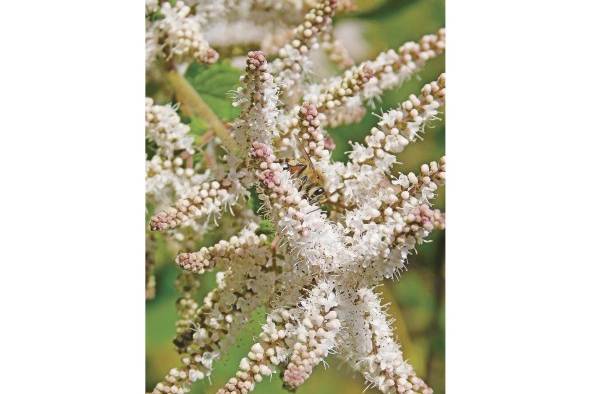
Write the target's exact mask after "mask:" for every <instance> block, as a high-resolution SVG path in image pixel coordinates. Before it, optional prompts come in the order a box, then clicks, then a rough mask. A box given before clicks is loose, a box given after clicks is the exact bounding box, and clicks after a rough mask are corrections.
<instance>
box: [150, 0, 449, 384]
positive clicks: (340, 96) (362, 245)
mask: <svg viewBox="0 0 591 394" xmlns="http://www.w3.org/2000/svg"><path fill="white" fill-rule="evenodd" d="M221 3H222V2H219V1H213V0H211V1H205V2H202V3H201V2H198V3H197V5H195V6H193V5H191V7H196V8H195V9H196V10H199V7H200V6H203V7H202V9H201V11H199V12H203V13H204V14H202V15H201V18H202V19H203V20H204V21H206V22H203V23H208V21H211V20H215V19H216V18H218V17H219V15H221V14H224V15H226V16H227V15H232V14H236V13H238V11H237V9H238V2H233V1H224V2H223V3H224V4H228V9H225V10H224V9H220V8H219V7H217V6H218V5H219V4H221ZM263 3H266V2H265V1H263V0H259V1H252V2H250V1H249V2H245V5H244V9H243V12H244V13H249V12H252V11H253V10H255V9H259V10H260V9H261V7H263ZM310 3H311V4H308V5H307V6H302V9H305V10H306V13H305V16H304V17H303V22H301V23H300V24H299V25H298V26H297V27H296V28H295V29H294V30H293V31H292V32H291V37H290V41H289V42H288V43H287V44H286V45H285V46H284V47H283V48H282V49H280V50H279V52H278V57H277V59H276V60H275V62H273V63H272V64H268V63H267V59H266V56H265V55H264V54H263V53H262V52H261V51H250V52H248V53H247V58H246V67H245V72H244V75H243V76H242V78H241V82H242V85H241V87H240V88H239V89H238V92H237V94H236V100H235V105H236V106H238V107H239V108H240V110H241V114H240V116H239V117H238V118H237V119H236V120H235V121H234V122H233V123H232V124H230V126H229V130H228V136H230V138H232V139H233V140H235V142H236V144H237V146H238V147H239V148H240V149H239V150H240V152H238V153H237V154H236V153H234V152H227V154H226V155H225V157H224V159H223V160H221V161H220V162H221V163H223V164H220V165H219V167H218V168H212V169H210V170H211V172H214V173H215V174H216V176H217V175H220V174H221V173H222V172H223V173H224V174H221V176H217V180H212V177H211V176H210V175H209V174H210V173H209V172H208V170H205V169H204V171H201V172H200V175H199V176H202V177H206V178H207V179H201V180H200V181H199V182H196V183H195V184H193V185H191V188H189V189H190V190H189V191H187V193H185V194H183V195H178V196H177V200H176V202H175V203H173V204H171V205H170V206H169V207H168V208H165V209H163V210H160V211H159V212H158V213H156V214H155V215H154V216H153V217H152V218H151V220H150V228H151V230H154V231H170V230H173V229H179V228H183V227H184V226H185V225H187V224H190V223H192V222H194V221H195V220H197V219H203V218H210V217H212V218H214V219H215V220H218V219H221V218H222V212H223V210H224V208H226V207H227V208H230V209H236V210H237V211H244V212H252V211H251V208H249V206H248V203H247V200H248V197H249V192H248V190H253V187H254V190H256V192H257V194H258V199H259V200H260V202H261V203H262V207H263V209H262V210H261V212H262V213H263V215H264V216H265V218H266V220H264V221H261V220H260V219H258V218H256V216H255V215H253V214H250V215H241V217H240V219H238V218H236V222H240V223H242V230H241V231H239V232H237V233H236V235H234V236H231V237H230V238H229V240H228V241H225V240H222V241H220V242H218V243H216V244H215V245H213V246H210V247H203V248H201V249H200V250H198V251H196V252H191V251H186V250H183V251H182V253H179V254H178V256H177V258H176V262H177V264H178V266H179V267H180V268H181V269H182V270H183V274H182V275H181V277H180V278H179V282H178V286H179V291H180V293H181V298H180V299H179V302H178V303H177V309H178V314H179V320H178V322H177V337H176V339H175V341H174V343H175V345H176V347H177V350H178V351H179V353H180V354H181V357H180V359H181V363H180V364H181V365H180V366H179V367H177V368H173V369H171V370H170V372H169V373H168V374H167V375H166V377H165V378H164V379H163V380H162V381H161V382H160V383H158V384H157V386H156V388H155V389H154V391H153V393H155V394H161V393H175V394H177V393H178V394H182V393H187V392H189V391H190V386H191V383H192V382H194V381H196V380H198V379H203V378H204V377H206V376H208V375H209V374H210V373H211V370H212V367H213V363H214V361H215V360H216V359H217V358H218V357H219V356H220V354H222V353H223V352H224V351H225V350H226V349H227V347H228V346H229V344H230V343H231V342H232V340H233V338H234V337H235V334H236V330H239V329H240V324H241V323H242V322H244V321H245V320H247V319H248V318H249V316H250V315H251V313H252V312H253V311H254V309H255V308H257V307H259V306H264V307H266V308H268V311H269V314H268V315H267V320H266V323H265V324H264V325H263V327H262V331H261V333H260V335H259V337H258V342H257V343H256V344H254V345H252V347H251V348H250V351H249V352H248V354H247V356H246V357H244V358H243V359H242V360H241V362H240V364H239V365H238V371H237V372H236V374H235V376H234V377H232V378H231V379H229V380H228V382H227V383H226V384H225V385H224V387H223V388H221V389H220V390H219V391H218V393H219V394H222V393H228V394H230V393H241V394H244V393H248V392H250V391H252V390H253V389H254V388H255V385H256V383H258V382H260V381H261V380H262V379H263V377H265V376H269V375H271V374H272V373H274V372H280V374H281V377H282V380H283V382H284V385H285V386H286V387H287V388H289V389H295V388H297V387H298V386H300V385H301V384H303V383H304V382H305V381H306V379H307V378H308V377H309V376H310V375H311V374H312V371H313V369H314V367H315V366H317V365H318V364H319V363H320V362H322V361H323V360H324V359H325V358H326V357H327V355H328V354H329V353H335V354H337V355H338V356H339V357H341V358H343V359H344V360H346V361H347V362H348V363H349V364H350V365H351V366H352V367H353V368H354V369H356V370H358V371H360V372H361V373H362V374H363V376H364V377H365V379H366V380H367V382H368V383H369V384H370V385H373V386H375V387H377V388H378V389H380V390H381V391H382V392H384V393H405V394H411V393H421V394H430V393H432V390H431V389H430V388H429V387H428V386H427V385H426V384H425V383H424V382H423V381H422V380H421V379H420V378H418V377H417V376H416V374H415V372H414V370H413V368H412V366H410V365H409V364H408V363H407V362H405V361H404V357H403V355H402V351H401V349H400V346H399V345H398V344H397V343H396V341H395V338H394V336H393V333H392V329H391V327H390V325H389V323H388V318H387V316H386V315H385V314H384V312H383V310H382V307H381V305H380V300H379V298H378V296H377V295H376V294H375V293H374V291H373V288H374V287H375V286H376V285H378V284H379V283H380V282H381V281H382V280H384V278H392V277H393V276H396V275H399V274H400V272H401V270H402V268H404V266H405V264H406V258H407V256H408V254H409V253H411V252H412V251H414V250H415V248H416V247H417V245H420V244H421V243H422V242H423V241H424V240H425V239H426V238H427V237H428V236H429V234H430V233H431V232H432V231H434V230H436V229H443V228H444V215H443V214H442V213H441V212H440V211H439V210H437V209H434V208H433V207H432V205H431V204H432V200H433V199H434V198H435V197H436V192H437V190H438V188H439V187H440V186H441V185H443V183H444V181H445V158H442V159H441V160H440V161H439V162H431V163H428V164H424V165H423V166H421V167H420V169H418V171H417V174H418V175H416V174H415V173H413V172H410V173H408V174H400V173H398V174H395V173H393V170H392V166H393V165H394V164H396V163H397V161H396V156H395V155H396V154H398V153H400V152H401V151H402V150H403V149H404V147H405V146H406V145H407V144H408V143H410V142H413V141H416V140H417V139H419V134H420V133H421V132H422V131H423V129H424V127H425V125H426V124H427V123H428V122H430V121H432V120H434V119H436V118H437V114H438V113H440V111H441V110H442V106H443V105H444V100H445V75H444V74H442V75H441V76H440V77H439V78H438V79H437V80H436V81H433V82H430V83H428V84H426V85H425V86H424V87H423V89H422V90H421V92H420V94H419V95H418V96H415V95H411V96H410V97H409V99H408V100H407V101H405V102H403V103H402V104H400V106H399V107H397V108H395V109H392V110H390V111H388V112H386V113H385V114H384V115H383V116H382V118H381V119H380V121H379V122H378V124H377V126H376V127H374V128H372V130H371V131H370V133H369V135H368V136H367V137H366V139H365V144H355V145H353V149H352V151H351V152H350V154H349V158H350V161H349V162H348V163H346V164H345V163H339V162H333V161H332V160H331V157H330V150H331V148H332V146H331V145H332V143H331V140H330V139H329V137H328V134H327V132H326V129H325V128H326V127H327V126H330V125H331V124H332V123H334V122H336V121H340V122H345V121H353V120H355V119H354V118H355V117H358V116H359V115H358V114H359V108H363V107H362V104H363V103H365V102H367V101H369V100H371V99H372V98H374V97H377V95H379V94H380V93H381V92H382V91H383V90H384V89H389V88H392V87H394V86H396V85H398V84H400V83H401V82H402V80H403V79H405V78H407V77H408V76H409V75H410V74H411V73H413V72H415V71H416V70H417V69H418V68H419V67H420V66H422V65H423V64H424V63H425V62H426V61H427V60H429V59H431V58H433V57H435V56H437V55H439V54H441V53H442V52H443V50H444V37H445V33H444V31H443V30H441V31H440V32H438V34H436V35H429V36H425V37H423V38H422V39H421V40H420V42H419V43H418V44H415V43H410V44H405V45H403V46H402V47H401V48H400V49H399V51H398V52H395V51H386V52H384V53H382V54H381V55H379V56H378V58H377V59H376V60H373V61H368V62H364V63H362V64H360V65H357V66H352V67H350V68H349V69H347V70H346V71H345V72H344V73H343V75H342V76H340V77H336V78H332V79H330V80H327V81H324V82H321V83H314V82H312V83H310V82H308V81H307V80H305V79H304V74H305V70H306V68H307V67H310V66H311V64H312V63H309V59H308V58H307V56H308V51H309V50H310V49H312V48H313V47H314V46H317V45H319V43H320V42H322V41H323V40H325V41H326V40H329V41H330V39H327V38H326V37H325V36H327V35H328V36H330V34H331V29H332V24H331V21H332V16H333V15H334V12H335V11H336V10H337V8H339V7H345V5H344V4H345V3H346V2H337V1H335V0H318V1H311V2H310ZM176 4H178V3H176ZM269 4H270V5H271V4H276V3H274V2H270V3H269ZM151 7H153V8H158V7H160V8H161V7H162V6H158V5H155V6H151ZM186 7H188V6H186ZM232 7H234V8H232ZM263 8H264V7H263ZM345 8H346V7H345ZM195 12H196V13H195V15H198V13H197V11H195ZM334 45H336V44H334V42H333V48H332V49H330V50H331V51H335V48H334ZM337 52H338V51H337ZM334 60H336V61H338V59H336V58H335V59H334ZM341 60H342V59H341ZM312 92H317V93H312ZM149 103H150V107H149V108H150V115H149V116H148V115H146V117H147V136H148V138H149V139H150V140H153V141H154V142H155V143H156V144H157V145H158V146H159V147H160V148H159V149H160V150H161V151H162V153H160V155H165V154H166V155H169V156H166V159H167V160H169V161H170V162H171V163H172V164H171V166H170V167H171V171H172V169H173V167H172V165H177V164H176V163H177V162H178V161H176V162H175V160H176V159H177V158H178V157H181V158H182V156H178V155H179V154H180V153H179V151H183V152H185V151H186V152H189V153H190V152H191V151H192V149H193V148H192V141H190V140H189V139H185V137H186V136H187V128H186V127H183V126H182V125H180V123H179V119H178V116H177V115H176V114H175V113H174V109H173V108H171V107H162V108H167V110H168V112H166V110H164V109H162V108H160V109H157V110H154V109H152V107H153V105H152V103H151V101H149ZM170 111H172V112H170ZM355 111H357V112H355ZM344 114H349V115H347V116H348V117H347V116H345V115H344ZM351 114H352V115H351ZM148 125H149V127H148ZM224 127H225V126H224ZM148 129H149V130H148ZM164 152H166V153H164ZM240 153H242V154H240ZM161 160H162V159H161ZM294 161H295V162H296V163H299V164H293V162H294ZM182 165H183V163H182V162H178V167H181V166H182ZM162 167H163V168H164V167H165V166H164V165H163V166H162ZM185 167H186V166H185ZM173 172H174V171H173ZM175 174H176V173H175ZM303 174H306V175H303ZM177 176H178V175H177ZM191 176H193V177H194V176H198V175H197V174H196V172H193V173H192V174H191ZM311 191H314V194H313V195H311V194H310V193H311ZM230 209H229V210H230ZM245 218H249V219H248V220H246V221H245ZM265 226H267V227H269V226H271V230H270V231H268V230H269V229H268V228H267V229H266V231H263V230H265V229H264V227H265ZM212 270H216V271H217V279H218V287H217V288H215V289H214V290H212V291H211V292H210V293H209V294H208V295H207V296H206V297H205V300H204V303H203V305H201V306H198V304H197V303H196V301H195V300H194V292H195V289H196V288H197V286H198V279H197V277H198V276H199V275H200V274H202V273H204V272H206V271H212Z"/></svg>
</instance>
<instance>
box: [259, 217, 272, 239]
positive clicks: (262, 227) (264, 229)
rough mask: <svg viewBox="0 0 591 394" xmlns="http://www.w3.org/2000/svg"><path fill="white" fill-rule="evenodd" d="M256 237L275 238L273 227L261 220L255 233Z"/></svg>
mask: <svg viewBox="0 0 591 394" xmlns="http://www.w3.org/2000/svg"><path fill="white" fill-rule="evenodd" d="M255 233H256V234H257V235H261V234H265V235H267V236H268V237H269V238H273V237H274V236H275V226H274V225H273V223H272V222H271V221H270V220H267V219H263V220H261V222H260V223H259V228H258V229H257V230H256V232H255Z"/></svg>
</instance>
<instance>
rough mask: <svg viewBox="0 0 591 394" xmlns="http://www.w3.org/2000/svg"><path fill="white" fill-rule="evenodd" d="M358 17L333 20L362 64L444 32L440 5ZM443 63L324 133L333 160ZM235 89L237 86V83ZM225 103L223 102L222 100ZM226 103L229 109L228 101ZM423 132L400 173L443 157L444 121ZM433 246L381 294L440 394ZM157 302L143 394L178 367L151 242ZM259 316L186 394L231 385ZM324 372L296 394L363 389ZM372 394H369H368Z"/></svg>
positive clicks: (166, 275)
mask: <svg viewBox="0 0 591 394" xmlns="http://www.w3.org/2000/svg"><path fill="white" fill-rule="evenodd" d="M357 4H358V11H356V12H354V13H352V14H348V15H343V16H339V17H337V19H336V24H337V26H338V24H339V23H344V22H349V21H356V22H359V23H361V25H362V26H363V37H364V39H365V42H366V45H367V46H368V48H367V58H371V57H373V56H375V55H377V54H378V53H379V52H380V51H382V50H385V49H387V48H395V49H397V48H398V47H399V46H400V45H401V44H402V43H404V42H405V41H409V40H412V41H416V40H418V39H419V38H420V37H421V36H422V35H424V34H428V33H435V32H436V31H437V29H438V28H440V27H443V26H444V25H445V4H444V1H442V0H416V1H412V0H392V1H378V0H362V1H357ZM444 68H445V59H444V57H439V58H437V59H435V60H434V61H430V62H429V63H428V64H427V66H426V67H425V68H424V69H423V70H421V71H420V72H419V73H418V74H417V75H416V77H414V78H412V79H411V80H409V81H407V82H405V83H404V84H403V85H402V87H401V88H399V89H398V90H396V91H390V92H387V93H386V94H385V95H384V96H383V97H382V101H381V102H377V103H376V105H375V108H373V109H372V108H368V113H367V115H366V116H365V118H364V119H363V121H362V122H361V123H358V124H354V125H349V126H345V127H340V128H337V129H333V130H330V133H331V135H332V137H333V138H334V140H335V142H336V144H337V148H336V149H335V151H334V152H333V158H334V159H335V160H344V159H345V156H344V152H346V151H348V150H349V145H348V141H360V140H362V139H363V137H364V136H365V135H366V134H367V132H368V131H369V130H370V128H371V127H372V126H373V125H375V123H376V122H377V117H376V116H375V115H373V114H372V113H381V112H382V111H384V112H385V111H387V110H388V109H390V108H391V107H394V106H396V105H397V104H398V103H399V102H400V101H402V100H404V99H405V98H406V97H407V96H408V95H409V94H411V93H418V92H419V90H420V88H421V86H422V85H423V84H425V83H427V82H429V81H432V80H435V79H436V78H437V76H438V75H439V74H440V73H442V72H444ZM236 82H237V81H236ZM157 89H158V88H157V86H154V85H151V84H148V86H147V91H148V94H150V95H152V96H154V95H156V96H157V95H158V93H159V92H158V91H157ZM228 100H229V99H228ZM228 102H229V101H228ZM441 118H442V120H441V121H436V122H434V123H433V124H432V126H430V127H428V128H427V129H426V133H425V135H424V140H423V141H422V142H419V143H415V144H411V145H410V146H409V147H408V148H407V149H406V150H405V151H404V152H403V153H402V154H401V155H400V156H399V158H398V159H399V161H402V164H401V165H400V166H399V167H398V169H399V171H401V172H408V171H415V172H417V170H418V168H419V166H420V164H422V163H424V162H429V161H431V160H438V159H439V158H440V157H441V156H442V155H443V154H444V148H445V127H444V125H445V124H444V122H445V118H444V116H441ZM444 197H445V196H444V191H443V190H442V191H441V192H440V193H439V196H438V199H437V202H436V207H438V208H440V209H442V210H444V209H443V208H444V204H445V198H444ZM430 238H431V240H432V242H429V243H426V244H423V245H422V246H420V247H419V249H418V251H419V254H418V255H413V256H411V257H410V258H409V264H408V271H407V272H405V273H403V274H402V276H401V278H400V279H399V280H394V281H387V282H385V283H384V284H383V286H381V287H380V288H379V289H380V291H381V292H382V293H383V298H384V302H386V303H388V302H389V303H391V305H390V307H389V310H390V315H391V316H394V317H395V318H396V322H395V323H394V327H395V330H396V331H395V333H396V335H397V336H398V340H399V341H400V343H401V344H402V347H403V351H404V353H405V357H406V358H407V360H408V361H409V362H410V363H411V364H412V365H413V366H414V368H415V369H416V371H417V373H418V375H419V376H421V377H423V378H424V379H425V380H426V381H427V383H428V384H429V385H430V386H431V387H432V388H433V389H434V390H435V392H436V393H444V392H445V297H444V296H445V276H444V273H445V259H444V255H445V253H444V234H443V232H434V233H433V234H432V235H431V237H430ZM215 241H217V239H216V238H215V235H212V236H209V237H206V239H204V240H203V242H202V244H200V245H195V250H197V249H198V248H199V247H201V246H202V245H210V244H212V243H213V242H215ZM156 243H157V245H158V246H157V253H156V269H155V274H156V298H155V299H154V300H151V301H148V302H147V303H146V390H147V391H149V390H152V388H153V387H154V385H155V384H156V383H157V382H158V380H159V379H162V377H163V376H164V375H165V374H166V372H167V371H168V370H169V369H170V368H171V367H172V366H176V365H177V364H178V362H179V360H178V355H177V354H176V352H175V350H174V346H173V345H172V339H173V337H174V334H175V328H174V322H175V319H176V312H175V301H176V298H177V294H176V291H175V289H174V281H175V278H176V276H177V274H178V271H179V270H178V269H177V267H176V266H175V264H174V263H173V260H174V256H175V253H176V251H174V250H169V249H168V248H167V246H166V244H165V243H164V241H163V239H162V238H161V235H159V234H158V235H156ZM213 285H214V277H213V275H211V274H209V275H207V274H206V275H204V277H203V280H202V282H201V288H200V293H199V298H198V301H200V300H201V299H202V297H203V296H204V295H205V294H206V293H207V292H208V291H209V290H210V289H211V288H213ZM263 318H264V311H262V310H260V311H258V313H257V314H256V315H255V316H254V317H253V319H252V321H251V322H250V323H249V324H248V325H246V326H245V327H244V329H243V331H242V334H241V337H240V338H239V339H238V340H237V342H236V346H235V347H234V348H233V349H232V350H231V351H230V352H229V353H227V354H225V355H223V357H222V358H221V360H220V361H218V362H217V363H216V364H215V367H214V372H213V374H212V376H211V384H210V382H209V381H208V380H204V381H200V382H197V383H196V384H195V385H194V388H193V391H192V393H215V391H216V390H217V389H218V388H219V387H221V386H222V385H223V384H224V383H225V381H226V380H227V379H228V378H229V377H231V376H232V375H233V374H234V373H235V371H236V369H237V366H238V363H239V360H240V358H242V357H243V356H244V355H245V354H246V352H247V350H248V348H249V347H250V345H251V344H252V343H253V338H254V337H255V336H256V335H257V334H258V332H259V327H260V324H261V321H262V319H263ZM328 365H329V366H328V367H327V368H326V369H325V367H323V366H322V365H319V366H318V367H317V368H316V370H315V372H314V373H313V375H312V377H311V378H310V379H309V380H308V381H307V382H306V383H305V384H304V385H303V386H301V388H300V389H299V390H298V393H301V394H311V393H351V394H353V393H356V394H357V393H361V392H362V391H363V390H364V389H365V383H364V380H363V378H362V377H361V376H359V375H357V374H356V373H354V372H353V371H351V370H350V369H348V367H347V366H346V365H341V363H340V361H339V360H337V359H335V358H332V357H329V359H328ZM255 392H256V393H261V394H264V393H287V391H285V390H284V389H283V388H282V387H281V382H280V380H279V379H278V378H277V376H274V377H273V378H272V379H271V380H265V381H264V382H263V383H261V384H258V385H257V387H256V389H255ZM374 392H377V390H373V389H369V390H367V391H366V393H374Z"/></svg>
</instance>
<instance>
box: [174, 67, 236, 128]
mask: <svg viewBox="0 0 591 394" xmlns="http://www.w3.org/2000/svg"><path fill="white" fill-rule="evenodd" d="M240 74H241V73H240V70H238V69H237V68H235V67H232V66H231V65H230V64H229V63H227V62H220V63H216V64H213V65H211V66H204V65H201V64H197V63H193V64H191V66H189V68H188V69H187V72H186V73H185V78H186V79H187V81H189V83H190V84H191V85H192V86H193V88H195V90H196V91H197V92H199V95H200V96H201V97H202V98H203V101H205V102H206V103H207V105H209V106H210V108H211V109H212V110H213V112H215V114H216V115H217V116H218V117H219V118H220V119H222V120H224V121H228V120H232V119H234V118H236V117H237V116H238V115H239V114H240V110H239V109H238V108H236V107H234V106H232V98H231V94H232V93H231V92H232V91H235V90H236V89H237V88H238V85H239V84H240Z"/></svg>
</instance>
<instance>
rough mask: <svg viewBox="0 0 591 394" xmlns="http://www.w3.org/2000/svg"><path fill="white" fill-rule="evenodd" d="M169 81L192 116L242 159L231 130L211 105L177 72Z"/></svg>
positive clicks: (169, 77)
mask: <svg viewBox="0 0 591 394" xmlns="http://www.w3.org/2000/svg"><path fill="white" fill-rule="evenodd" d="M167 80H168V82H169V83H170V85H171V86H172V89H173V90H174V92H175V94H176V97H177V100H178V101H179V102H180V103H181V105H183V106H184V107H185V110H188V111H189V113H191V114H192V115H196V116H199V117H201V118H202V119H203V120H205V121H206V122H207V124H208V125H209V127H211V129H212V130H213V132H214V133H215V135H216V136H218V137H219V138H220V140H221V141H222V144H223V145H224V147H225V148H226V149H227V150H228V151H229V152H230V153H232V154H233V155H235V156H237V157H241V152H240V148H239V147H238V144H236V141H235V140H234V138H233V137H232V136H231V135H230V132H229V130H228V129H227V128H226V126H224V124H223V123H222V121H221V120H220V119H219V118H218V117H217V115H216V114H215V113H214V112H213V111H212V110H211V108H209V105H207V103H206V102H205V101H203V99H202V98H201V96H200V95H199V93H197V91H196V90H195V89H194V88H193V86H191V84H190V83H189V82H187V80H186V79H185V78H184V77H183V76H182V75H180V74H179V73H178V72H177V71H169V72H168V74H167Z"/></svg>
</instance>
